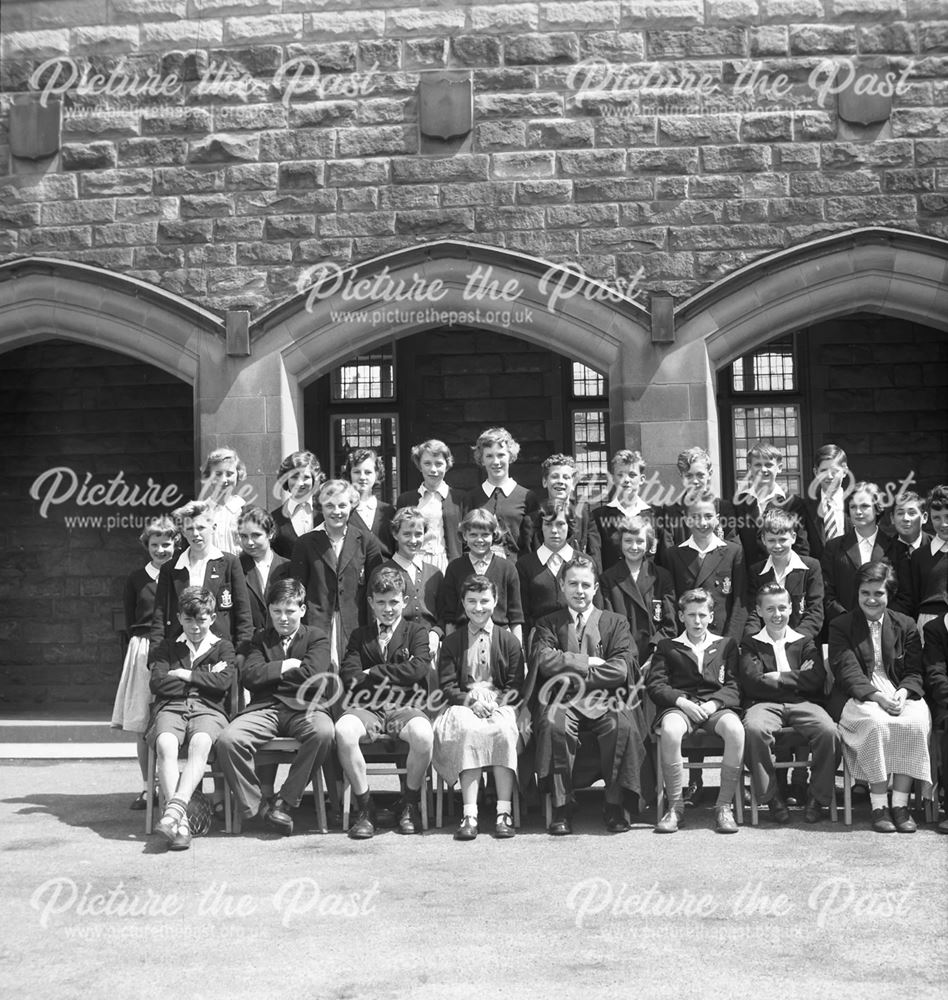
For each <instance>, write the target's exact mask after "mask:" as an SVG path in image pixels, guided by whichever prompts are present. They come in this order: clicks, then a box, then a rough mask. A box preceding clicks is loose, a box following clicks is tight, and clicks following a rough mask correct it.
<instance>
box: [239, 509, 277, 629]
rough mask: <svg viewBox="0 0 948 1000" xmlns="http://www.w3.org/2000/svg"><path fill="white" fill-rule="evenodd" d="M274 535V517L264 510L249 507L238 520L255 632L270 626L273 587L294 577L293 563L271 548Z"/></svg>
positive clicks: (243, 566) (242, 566)
mask: <svg viewBox="0 0 948 1000" xmlns="http://www.w3.org/2000/svg"><path fill="white" fill-rule="evenodd" d="M274 533H275V526H274V523H273V516H272V515H271V514H268V513H267V512H266V511H265V510H264V509H263V508H262V507H246V508H244V510H243V511H242V512H241V514H240V517H239V518H238V519H237V538H238V540H239V541H240V547H241V548H242V549H243V550H244V551H243V554H242V555H241V556H240V568H241V569H242V570H243V571H244V576H245V577H246V578H247V593H248V595H249V597H250V615H251V618H252V619H253V628H254V632H256V631H257V629H261V628H266V627H267V625H269V624H270V615H269V612H268V609H267V597H266V595H267V591H268V590H269V588H270V586H271V584H274V583H276V581H277V580H285V579H286V578H287V577H288V576H289V575H290V560H289V559H284V558H283V556H279V555H277V554H276V552H274V551H273V549H272V548H271V543H272V542H273V537H274Z"/></svg>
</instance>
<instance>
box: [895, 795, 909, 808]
mask: <svg viewBox="0 0 948 1000" xmlns="http://www.w3.org/2000/svg"><path fill="white" fill-rule="evenodd" d="M908 800H909V793H908V792H893V793H892V808H893V809H898V808H899V807H900V806H904V807H905V808H906V809H907V808H908Z"/></svg>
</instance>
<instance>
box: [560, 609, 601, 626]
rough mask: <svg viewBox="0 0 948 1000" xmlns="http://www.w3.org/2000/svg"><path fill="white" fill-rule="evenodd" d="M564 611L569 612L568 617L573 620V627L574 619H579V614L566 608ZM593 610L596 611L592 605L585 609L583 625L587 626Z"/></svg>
mask: <svg viewBox="0 0 948 1000" xmlns="http://www.w3.org/2000/svg"><path fill="white" fill-rule="evenodd" d="M566 610H567V611H568V612H569V616H570V618H572V619H573V624H574V625H575V624H576V619H577V618H578V617H579V612H578V611H574V610H573V609H572V608H567V609H566ZM595 610H596V609H595V606H594V605H592V604H590V605H589V607H588V608H586V610H585V611H584V612H583V624H584V625H588V624H589V617H590V615H592V613H593V611H595Z"/></svg>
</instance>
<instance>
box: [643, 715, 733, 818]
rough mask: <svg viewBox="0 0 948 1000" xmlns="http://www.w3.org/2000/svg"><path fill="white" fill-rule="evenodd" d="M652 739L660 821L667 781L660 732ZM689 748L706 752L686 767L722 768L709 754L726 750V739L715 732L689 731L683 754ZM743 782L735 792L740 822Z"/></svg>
mask: <svg viewBox="0 0 948 1000" xmlns="http://www.w3.org/2000/svg"><path fill="white" fill-rule="evenodd" d="M652 739H653V740H654V741H655V788H656V792H657V795H656V797H655V811H656V814H657V817H658V819H657V820H656V822H658V821H659V820H661V818H662V816H663V815H664V814H665V782H664V779H663V778H662V741H661V738H660V736H659V735H658V733H653V734H652ZM689 750H698V751H700V752H701V753H703V754H704V757H703V758H702V759H701V760H700V761H697V760H696V761H688V763H687V764H685V767H686V768H691V769H693V768H701V769H702V770H705V769H706V768H720V767H721V764H720V762H715V761H711V762H709V761H708V760H707V756H708V755H709V754H710V755H711V756H720V755H721V754H722V753H723V752H724V740H722V739H721V737H720V736H718V735H717V734H714V733H703V732H697V733H688V734H687V735H686V736H685V737H684V738H683V739H682V741H681V752H682V755H683V756H684V755H685V754H687V752H688V751H689ZM742 784H743V783H742V782H740V781H739V782H738V783H737V788H736V789H735V792H734V818H735V819H736V820H737V822H738V823H743V822H744V790H743V788H742Z"/></svg>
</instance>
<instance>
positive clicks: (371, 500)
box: [356, 496, 379, 511]
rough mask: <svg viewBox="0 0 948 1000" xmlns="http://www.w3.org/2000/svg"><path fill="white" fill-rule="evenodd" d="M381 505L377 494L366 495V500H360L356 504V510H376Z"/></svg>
mask: <svg viewBox="0 0 948 1000" xmlns="http://www.w3.org/2000/svg"><path fill="white" fill-rule="evenodd" d="M378 505H379V498H378V497H376V496H371V497H366V499H365V500H360V501H359V502H358V503H357V504H356V510H371V511H374V510H375V509H376V507H378Z"/></svg>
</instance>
